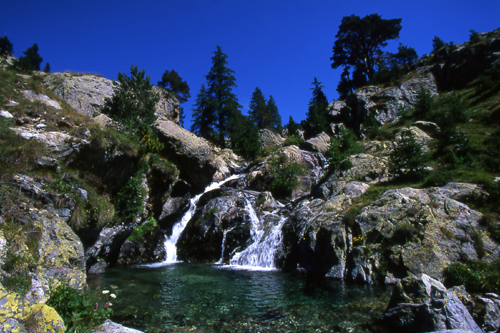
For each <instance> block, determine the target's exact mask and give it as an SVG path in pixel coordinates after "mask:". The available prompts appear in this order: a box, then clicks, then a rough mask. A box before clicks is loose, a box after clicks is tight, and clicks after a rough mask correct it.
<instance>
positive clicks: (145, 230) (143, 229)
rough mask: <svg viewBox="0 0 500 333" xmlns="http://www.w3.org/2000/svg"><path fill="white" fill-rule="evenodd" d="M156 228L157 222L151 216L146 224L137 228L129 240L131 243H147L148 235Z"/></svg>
mask: <svg viewBox="0 0 500 333" xmlns="http://www.w3.org/2000/svg"><path fill="white" fill-rule="evenodd" d="M156 226H157V223H156V220H155V218H154V217H153V216H151V217H150V218H149V219H147V220H146V222H144V223H143V224H141V225H140V226H137V227H136V228H135V229H134V231H132V233H131V234H130V236H129V237H128V238H127V239H128V240H131V241H138V242H142V241H144V242H145V241H146V238H145V236H146V235H147V234H150V233H151V232H152V231H153V230H154V229H155V228H156Z"/></svg>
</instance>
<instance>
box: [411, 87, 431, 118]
mask: <svg viewBox="0 0 500 333" xmlns="http://www.w3.org/2000/svg"><path fill="white" fill-rule="evenodd" d="M433 104H434V98H433V97H432V93H431V92H430V90H428V89H426V88H425V87H424V86H421V87H420V90H419V91H418V92H417V105H416V106H415V111H414V112H413V114H414V116H415V117H416V118H417V119H420V120H428V119H429V118H430V116H431V113H432V108H433Z"/></svg>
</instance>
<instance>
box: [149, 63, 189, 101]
mask: <svg viewBox="0 0 500 333" xmlns="http://www.w3.org/2000/svg"><path fill="white" fill-rule="evenodd" d="M157 85H158V86H159V87H163V88H165V89H168V90H171V91H172V92H173V93H174V94H175V95H176V96H177V99H178V100H179V103H185V102H187V100H188V98H190V97H191V95H190V94H189V85H188V84H187V82H186V81H183V80H182V78H181V77H180V76H179V74H177V72H176V71H175V70H171V71H168V70H166V71H165V73H163V75H162V76H161V81H158V83H157Z"/></svg>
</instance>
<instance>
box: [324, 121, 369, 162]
mask: <svg viewBox="0 0 500 333" xmlns="http://www.w3.org/2000/svg"><path fill="white" fill-rule="evenodd" d="M357 139H358V138H357V137H356V134H354V132H353V131H352V130H350V129H346V128H341V129H340V138H339V139H336V138H332V139H331V144H330V148H329V149H328V151H327V152H326V153H325V157H326V158H327V159H328V162H329V163H330V167H329V169H330V171H334V170H338V169H340V170H342V169H344V170H345V168H349V167H352V164H351V165H350V166H349V164H346V163H344V164H343V165H342V166H341V163H342V161H344V160H345V159H347V158H348V157H349V156H351V155H354V154H358V153H362V152H364V149H363V147H361V145H360V144H359V143H358V141H357Z"/></svg>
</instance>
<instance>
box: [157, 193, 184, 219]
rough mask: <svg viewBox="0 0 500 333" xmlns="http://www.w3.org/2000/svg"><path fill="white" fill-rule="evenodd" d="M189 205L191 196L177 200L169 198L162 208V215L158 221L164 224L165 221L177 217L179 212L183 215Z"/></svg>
mask: <svg viewBox="0 0 500 333" xmlns="http://www.w3.org/2000/svg"><path fill="white" fill-rule="evenodd" d="M188 204H189V196H184V197H176V198H171V197H169V198H168V199H167V201H166V202H165V204H164V205H163V207H162V210H161V215H160V217H159V218H158V221H159V222H160V223H162V222H163V221H164V220H165V219H168V218H171V217H172V216H177V215H178V212H179V211H180V212H181V213H182V212H184V211H185V209H182V208H187V205H188Z"/></svg>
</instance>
